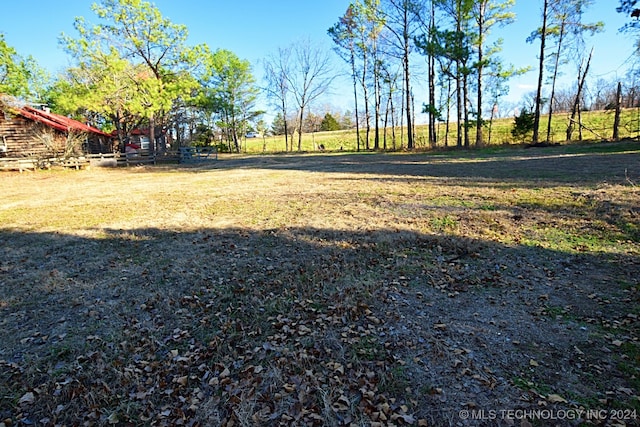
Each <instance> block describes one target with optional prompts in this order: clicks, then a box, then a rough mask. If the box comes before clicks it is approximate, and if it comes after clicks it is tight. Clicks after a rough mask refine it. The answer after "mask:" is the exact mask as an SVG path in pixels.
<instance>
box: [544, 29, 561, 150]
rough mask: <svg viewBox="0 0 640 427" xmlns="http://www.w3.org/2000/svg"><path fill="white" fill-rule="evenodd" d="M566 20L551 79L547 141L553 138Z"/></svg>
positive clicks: (559, 40) (559, 39) (559, 38)
mask: <svg viewBox="0 0 640 427" xmlns="http://www.w3.org/2000/svg"><path fill="white" fill-rule="evenodd" d="M564 30H565V20H564V19H563V20H562V23H561V24H560V35H559V37H558V50H557V51H556V60H555V64H554V65H553V77H552V79H551V97H550V98H549V121H548V122H547V141H550V140H551V121H552V119H553V98H554V97H555V96H556V80H557V78H558V68H559V67H560V53H561V51H562V42H563V40H564Z"/></svg>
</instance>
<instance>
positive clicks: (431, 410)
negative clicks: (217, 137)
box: [0, 141, 640, 426]
mask: <svg viewBox="0 0 640 427" xmlns="http://www.w3.org/2000/svg"><path fill="white" fill-rule="evenodd" d="M0 183H1V186H2V190H3V191H2V200H1V202H0V343H1V344H0V425H1V424H2V423H3V424H4V426H15V425H38V426H56V425H123V426H125V425H191V426H219V425H225V426H232V425H234V426H257V425H264V426H278V425H316V426H342V425H349V426H351V425H352V426H370V425H371V426H390V425H416V426H426V425H429V426H432V425H435V426H446V425H463V426H464V425H496V424H497V423H502V424H504V425H513V424H514V423H515V425H548V419H547V420H545V419H542V417H544V416H549V415H550V414H551V415H555V416H556V417H557V416H560V417H562V416H563V415H564V418H556V419H555V420H554V423H557V424H558V425H575V423H576V421H575V418H576V417H579V416H580V417H582V418H581V419H582V420H583V421H584V422H588V423H591V424H593V425H640V418H638V417H640V413H639V412H640V401H639V397H638V396H639V395H640V342H639V339H640V333H639V329H638V326H639V325H640V318H639V316H640V305H639V303H640V189H639V186H640V144H638V142H634V141H627V142H621V143H601V144H586V145H570V146H559V147H546V148H532V149H524V148H511V149H484V150H473V151H469V152H464V153H458V152H448V151H445V152H438V153H434V154H429V153H396V154H373V153H363V154H355V153H339V152H338V153H320V154H300V155H280V156H275V155H260V156H247V155H224V154H223V155H221V156H220V159H219V160H218V161H215V162H210V163H206V164H196V165H188V166H182V165H172V166H171V165H168V166H141V167H136V168H126V169H125V168H122V169H90V170H83V171H57V170H52V171H37V172H32V173H22V174H20V173H3V174H2V175H0ZM541 410H545V411H547V412H540V411H541ZM481 411H484V412H481ZM508 411H529V412H518V413H517V414H519V415H520V418H517V419H513V414H514V412H508ZM533 411H538V412H533ZM522 414H529V415H524V416H523V415H522ZM483 416H484V417H485V418H484V420H480V419H478V418H482V417H483ZM510 416H511V417H512V418H511V419H509V417H510ZM516 416H517V415H516ZM569 416H571V417H572V418H573V419H571V418H568V417H569ZM474 417H475V419H474ZM488 417H489V418H488ZM490 417H494V419H490ZM523 417H524V418H523ZM605 418H606V419H605ZM496 419H497V420H499V421H496ZM523 421H524V422H526V423H528V424H525V423H522V424H521V422H523ZM510 423H511V424H510Z"/></svg>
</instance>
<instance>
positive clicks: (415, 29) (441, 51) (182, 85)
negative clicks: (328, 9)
mask: <svg viewBox="0 0 640 427" xmlns="http://www.w3.org/2000/svg"><path fill="white" fill-rule="evenodd" d="M538 2H539V5H540V11H541V13H540V16H539V17H538V20H537V22H536V21H535V20H532V21H531V22H532V24H531V35H530V37H529V38H528V40H527V42H528V43H531V44H532V45H534V46H535V47H536V48H538V55H537V57H538V59H539V61H538V63H537V64H535V65H536V70H537V73H538V74H537V75H538V87H537V90H536V91H535V93H533V94H531V95H530V96H529V97H527V98H525V99H523V101H522V105H520V106H518V110H519V111H520V113H521V114H522V113H523V112H524V113H526V114H528V115H529V116H530V117H531V118H532V121H533V123H532V125H531V126H530V129H529V130H530V132H529V130H527V132H525V133H523V134H522V138H529V139H531V140H532V141H533V142H537V141H545V140H548V139H549V135H550V133H549V132H550V129H551V126H552V124H551V123H550V121H549V122H547V121H545V125H546V126H547V129H542V126H541V120H540V116H541V115H542V114H547V115H548V116H549V117H555V116H553V115H552V114H551V113H555V112H559V111H567V112H569V113H570V115H571V119H570V120H569V124H568V127H572V126H580V111H583V110H584V109H616V108H618V109H619V108H624V107H637V106H638V105H639V104H640V85H638V84H637V81H638V79H637V75H636V74H635V73H634V72H633V71H631V72H630V73H629V76H628V78H627V79H626V80H625V82H624V84H623V85H621V86H620V89H618V82H614V81H604V80H596V81H595V82H593V81H590V80H589V78H588V76H589V73H588V72H589V67H590V63H591V60H592V56H591V54H590V51H591V49H590V46H589V37H590V36H591V35H593V34H595V33H597V32H599V31H602V29H603V25H604V24H603V23H601V22H593V23H589V22H584V20H583V16H584V13H585V10H587V8H588V7H589V6H591V5H592V3H593V0H538ZM627 3H628V4H627ZM633 3H634V2H628V1H625V0H622V1H621V6H620V7H619V9H620V10H619V11H620V12H623V13H631V12H632V10H631V9H629V8H630V7H632V5H633ZM514 4H515V0H354V1H352V2H351V4H349V6H348V8H347V9H346V11H345V12H344V14H343V15H342V16H339V17H337V22H336V23H335V24H334V25H333V26H332V27H331V28H329V29H328V36H329V37H330V39H331V40H332V42H333V46H334V48H335V49H334V50H335V52H337V53H338V55H339V56H340V58H341V59H342V60H343V64H344V66H345V67H346V69H347V71H348V75H349V76H350V77H349V80H350V83H349V86H350V90H351V92H352V95H351V97H352V99H353V111H352V112H336V111H330V109H325V110H324V111H321V112H320V111H319V110H318V109H317V104H318V103H319V101H320V100H322V97H323V96H324V95H325V94H326V93H327V92H328V91H329V90H330V89H331V88H332V87H334V86H335V84H336V79H337V76H338V75H339V74H340V73H344V71H343V70H338V69H336V67H335V64H334V62H333V61H332V53H331V52H330V51H327V50H326V49H322V48H320V47H317V46H315V45H314V44H313V43H311V42H310V41H309V40H301V41H296V42H294V43H292V44H291V45H289V46H284V47H281V48H279V49H278V50H277V51H276V52H273V53H271V54H268V55H267V56H266V58H265V59H264V61H263V64H264V75H265V80H264V82H257V81H256V78H255V77H254V74H253V68H252V65H251V64H250V63H249V62H248V61H246V60H243V59H241V58H239V57H238V56H237V55H236V54H234V53H233V52H230V51H228V50H223V49H218V50H213V49H211V48H210V47H209V46H207V45H205V44H203V45H198V46H190V45H188V44H187V36H188V30H187V27H186V26H184V25H180V24H175V23H173V22H171V21H169V20H168V19H166V18H165V17H163V16H162V14H161V12H160V11H159V10H158V9H157V8H156V7H155V6H154V5H153V4H152V3H150V2H145V1H137V0H101V1H100V2H99V3H97V4H95V5H94V6H93V11H94V12H95V15H96V17H97V18H98V19H99V23H98V24H95V25H90V24H88V22H87V21H86V20H85V19H84V18H77V19H76V21H75V24H74V26H75V30H76V32H77V35H75V36H70V35H63V36H62V37H61V45H62V46H63V47H64V49H65V51H66V52H67V53H68V54H69V56H70V57H71V59H72V61H71V63H72V64H73V65H72V66H71V67H69V68H68V69H67V70H65V72H64V73H63V74H61V75H59V76H56V78H54V79H51V78H49V77H48V76H47V75H46V73H45V72H44V71H43V70H42V69H41V68H39V67H38V66H37V64H36V63H35V60H34V59H33V58H31V57H23V56H21V55H19V54H18V53H17V52H16V51H15V50H14V49H13V48H11V47H10V46H8V45H7V44H6V42H5V40H4V37H3V36H2V35H1V34H0V93H5V94H11V95H14V96H16V97H19V98H21V99H25V100H35V101H36V102H39V103H46V104H48V105H49V106H50V108H51V109H52V110H53V111H55V112H57V113H61V114H66V115H69V116H73V117H74V118H78V119H81V120H84V121H86V122H88V123H90V124H92V125H94V126H96V127H99V128H101V129H104V130H107V131H111V130H114V131H115V132H116V133H117V135H118V137H119V138H120V140H121V141H126V138H127V136H128V135H129V134H130V133H131V132H132V131H133V130H134V129H141V128H143V129H148V130H149V137H150V140H151V141H155V142H156V143H157V144H152V147H151V148H152V149H160V150H162V149H165V148H166V147H167V146H168V144H169V143H171V144H174V145H185V144H207V145H208V144H215V145H219V146H220V148H223V149H226V150H233V151H239V150H240V149H241V140H242V139H243V138H244V136H245V135H246V133H247V132H249V131H255V132H259V133H261V134H263V135H264V134H268V133H273V134H279V135H284V136H285V144H286V150H287V151H291V150H295V149H297V150H300V149H301V141H302V134H303V133H309V132H316V131H320V130H335V129H347V128H355V131H356V135H357V136H356V140H357V141H356V149H357V150H361V149H372V150H385V149H397V148H407V149H413V148H415V147H416V133H415V126H416V115H417V113H422V114H425V115H426V117H427V120H428V133H427V145H429V146H433V147H435V146H436V145H453V146H457V147H470V146H474V145H475V146H481V145H483V144H486V143H490V142H491V126H492V122H493V120H494V119H495V118H496V117H497V114H498V112H499V111H502V110H503V109H502V108H501V107H502V104H503V103H504V99H505V96H506V95H507V94H508V90H509V81H510V79H512V78H513V77H514V76H517V75H520V74H522V73H526V72H533V71H532V70H533V69H534V68H533V67H527V68H522V69H517V68H515V67H513V66H512V65H511V64H509V63H508V62H506V61H505V60H504V59H503V58H502V57H501V56H500V51H501V39H500V37H499V34H500V33H499V30H501V29H504V28H505V27H506V26H508V25H511V24H512V23H513V21H514V18H515V16H514V13H513V11H512V8H513V6H514ZM612 7H613V6H612ZM634 27H635V25H633V23H632V24H630V30H634ZM523 43H524V41H523ZM532 65H533V64H532ZM562 73H564V74H565V75H573V76H575V78H574V79H572V80H573V81H575V82H576V83H575V86H574V87H568V88H567V87H565V88H561V87H558V83H557V82H558V76H559V75H560V74H562ZM416 81H420V82H426V83H425V84H424V85H423V84H420V85H416V84H415V82H416ZM261 94H264V95H265V96H266V99H267V100H268V101H269V104H268V105H269V106H270V108H271V109H272V110H271V111H270V113H271V114H270V116H272V117H275V119H274V120H272V121H271V122H270V123H267V122H266V121H265V117H266V113H267V111H265V110H264V109H263V108H264V107H263V106H261V105H259V102H258V100H259V96H260V95H261ZM443 128H444V131H442V129H443ZM396 130H397V131H396ZM570 131H571V129H567V137H568V138H571V132H570Z"/></svg>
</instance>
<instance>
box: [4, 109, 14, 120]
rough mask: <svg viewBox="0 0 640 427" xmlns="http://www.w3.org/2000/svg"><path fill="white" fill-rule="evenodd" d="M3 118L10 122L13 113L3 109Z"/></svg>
mask: <svg viewBox="0 0 640 427" xmlns="http://www.w3.org/2000/svg"><path fill="white" fill-rule="evenodd" d="M4 119H5V120H6V121H8V122H10V121H11V120H13V114H11V113H10V112H8V111H5V112H4Z"/></svg>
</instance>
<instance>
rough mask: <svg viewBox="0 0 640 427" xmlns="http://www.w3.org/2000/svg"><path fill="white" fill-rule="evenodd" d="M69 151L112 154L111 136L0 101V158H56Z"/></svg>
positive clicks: (40, 111)
mask: <svg viewBox="0 0 640 427" xmlns="http://www.w3.org/2000/svg"><path fill="white" fill-rule="evenodd" d="M71 145H73V147H71ZM70 150H72V151H74V154H76V155H78V154H97V153H111V152H112V151H113V137H112V136H111V135H109V134H107V133H104V132H102V131H101V130H100V129H96V128H94V127H91V126H89V125H86V124H84V123H82V122H79V121H77V120H73V119H70V118H68V117H65V116H61V115H59V114H53V113H50V112H48V111H45V110H40V109H37V108H34V107H30V106H10V105H7V103H3V102H1V100H0V157H6V158H24V157H32V158H34V157H35V158H38V157H44V156H48V157H56V156H61V155H64V154H68V153H69V151H70Z"/></svg>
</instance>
